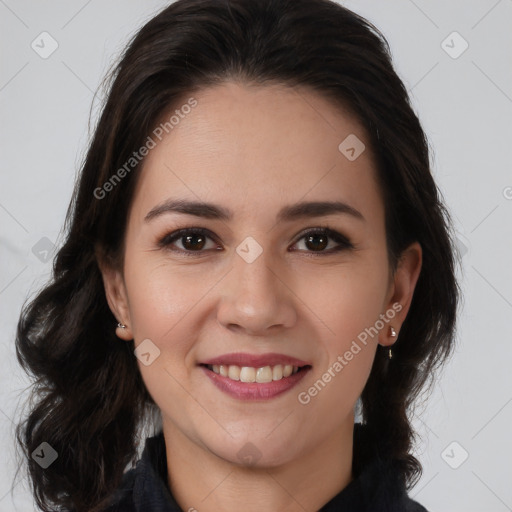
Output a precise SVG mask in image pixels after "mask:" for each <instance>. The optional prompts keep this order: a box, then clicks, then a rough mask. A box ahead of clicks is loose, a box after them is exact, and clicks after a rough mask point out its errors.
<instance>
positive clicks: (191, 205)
mask: <svg viewBox="0 0 512 512" xmlns="http://www.w3.org/2000/svg"><path fill="white" fill-rule="evenodd" d="M169 212H175V213H183V214H187V215H194V216H195V217H203V218H205V219H216V220H223V221H229V220H231V219H232V218H233V212H231V210H229V209H227V208H224V207H223V206H219V205H216V204H213V203H204V202H199V201H190V200H187V199H168V200H166V201H165V202H163V203H162V204H159V205H157V206H155V207H154V208H153V209H152V210H151V211H150V212H149V213H148V214H147V215H146V216H145V217H144V221H145V222H149V221H150V220H152V219H154V218H156V217H159V216H160V215H163V214H164V213H169ZM340 213H341V214H346V215H350V216H352V217H354V218H356V219H359V220H362V221H364V220H365V218H364V217H363V214H362V213H361V212H360V211H359V210H356V209H355V208H354V207H352V206H350V205H348V204H346V203H344V202H342V201H312V202H304V201H303V202H300V203H295V204H292V205H289V206H285V207H283V208H282V209H281V210H280V211H279V213H278V214H277V216H276V220H277V222H286V221H288V222H289V221H292V220H296V219H301V218H305V217H323V216H327V215H333V214H340Z"/></svg>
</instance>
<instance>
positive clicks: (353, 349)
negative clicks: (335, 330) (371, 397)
mask: <svg viewBox="0 0 512 512" xmlns="http://www.w3.org/2000/svg"><path fill="white" fill-rule="evenodd" d="M402 308H403V306H402V304H400V303H398V302H395V303H394V304H393V306H392V307H391V308H389V309H388V310H387V311H386V313H382V314H381V315H380V316H379V320H377V321H376V322H375V323H374V324H373V325H372V326H371V327H366V328H365V329H364V330H363V331H361V332H360V333H359V334H358V335H357V340H358V341H359V343H361V344H363V345H364V346H366V344H367V342H368V337H372V338H373V337H374V336H376V335H378V334H379V331H381V330H382V329H383V328H384V326H385V325H386V324H387V323H389V321H390V320H392V319H393V318H395V316H396V314H397V313H399V312H400V311H401V310H402ZM359 343H358V342H357V341H356V340H352V344H351V345H350V348H349V349H348V350H346V351H345V352H344V354H343V355H338V357H337V358H336V361H334V363H333V364H332V365H331V366H330V367H329V368H328V369H327V370H326V371H325V372H324V373H323V374H322V376H321V377H320V378H319V379H318V380H317V381H316V382H315V383H314V384H313V385H312V386H310V387H309V388H308V389H307V390H306V391H301V392H300V393H299V394H298V396H297V399H298V401H299V403H300V404H302V405H307V404H309V402H311V399H312V398H314V397H315V396H317V395H318V393H320V391H322V390H323V389H324V388H325V386H326V385H327V384H328V383H329V382H331V380H332V379H333V378H334V377H336V375H338V374H339V373H340V372H341V371H342V370H343V368H345V366H347V365H348V364H349V363H350V361H352V359H354V356H356V355H357V354H359V352H361V350H362V347H361V345H360V344H359Z"/></svg>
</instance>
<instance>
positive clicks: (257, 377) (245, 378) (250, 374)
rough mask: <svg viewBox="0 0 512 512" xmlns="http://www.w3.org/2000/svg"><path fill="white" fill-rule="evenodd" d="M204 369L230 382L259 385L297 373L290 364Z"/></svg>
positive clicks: (296, 368)
mask: <svg viewBox="0 0 512 512" xmlns="http://www.w3.org/2000/svg"><path fill="white" fill-rule="evenodd" d="M206 367H207V368H208V369H209V370H211V371H213V372H214V373H216V374H217V375H222V377H227V378H228V379H231V380H235V381H240V382H259V383H264V382H272V381H277V380H281V379H284V378H286V377H289V376H290V375H294V374H296V373H297V372H298V371H299V367H298V366H292V365H291V364H286V365H282V364H277V365H275V366H263V367H261V368H254V367H252V366H242V367H240V366H237V365H234V364H232V365H223V364H221V365H218V364H209V365H206Z"/></svg>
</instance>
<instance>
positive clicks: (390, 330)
mask: <svg viewBox="0 0 512 512" xmlns="http://www.w3.org/2000/svg"><path fill="white" fill-rule="evenodd" d="M389 335H390V336H391V337H392V338H396V331H395V329H394V328H393V326H391V325H390V326H389ZM388 359H393V351H392V350H391V348H390V349H389V352H388Z"/></svg>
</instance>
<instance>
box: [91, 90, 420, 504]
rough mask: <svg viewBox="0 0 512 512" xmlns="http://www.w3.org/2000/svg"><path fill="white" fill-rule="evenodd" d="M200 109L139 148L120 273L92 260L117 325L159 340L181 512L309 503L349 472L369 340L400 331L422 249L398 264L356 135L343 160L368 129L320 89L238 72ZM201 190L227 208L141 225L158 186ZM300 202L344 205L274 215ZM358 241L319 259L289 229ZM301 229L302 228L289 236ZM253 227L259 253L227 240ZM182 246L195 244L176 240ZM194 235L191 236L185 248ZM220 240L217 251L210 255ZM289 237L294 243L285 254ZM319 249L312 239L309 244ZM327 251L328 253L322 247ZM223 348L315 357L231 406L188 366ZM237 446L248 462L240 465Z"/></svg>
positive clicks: (171, 465) (150, 369)
mask: <svg viewBox="0 0 512 512" xmlns="http://www.w3.org/2000/svg"><path fill="white" fill-rule="evenodd" d="M194 97H195V98H196V99H197V101H198V105H197V106H196V107H195V108H194V109H193V110H192V112H191V113H190V114H188V115H187V116H186V117H185V118H184V119H183V120H181V122H180V123H179V124H178V125H177V126H175V127H174V129H173V130H172V132H170V133H169V134H168V135H167V136H165V138H164V139H163V140H162V142H159V143H158V144H157V146H156V147H155V148H154V149H152V150H151V151H150V153H149V155H148V156H147V157H146V160H145V164H144V168H143V170H142V173H141V176H140V181H139V182H138V184H137V189H136V193H135V196H134V199H133V203H132V205H131V209H130V213H129V218H128V224H127V231H126V238H125V244H126V245H125V259H124V267H123V268H122V269H115V268H110V267H107V266H106V265H104V264H102V263H101V264H100V266H101V268H102V273H103V277H104V283H105V289H106V295H107V299H108V302H109V305H110V307H111V309H112V311H113V313H114V315H115V316H116V318H117V319H118V320H119V321H120V322H122V323H123V324H125V325H126V326H127V328H126V329H118V331H117V332H118V336H119V337H121V338H123V339H125V340H131V339H134V340H135V345H136V346H138V345H139V344H140V343H141V342H142V341H143V340H145V339H147V338H149V339H150V340H151V341H152V342H153V343H154V344H155V345H156V346H157V347H158V348H159V350H160V356H159V357H157V358H156V359H155V360H154V361H153V362H152V363H151V364H150V365H149V366H145V365H143V364H142V363H141V362H140V361H139V368H140V372H141V374H142V377H143V379H144V382H145V384H146V386H147V388H148V390H149V392H150V394H151V396H152V397H153V399H154V400H155V402H156V404H157V405H158V406H159V408H160V410H161V412H162V420H163V431H164V437H165V442H166V452H167V463H168V470H169V475H170V477H169V485H170V488H171V491H172V493H173V495H174V497H175V499H176V500H177V502H178V504H179V505H180V507H181V508H182V509H183V510H190V509H191V508H192V509H197V510H198V511H199V512H210V511H211V512H213V511H217V510H224V511H226V512H230V511H235V510H236V511H239V510H247V511H260V510H270V511H301V512H303V511H304V510H307V511H316V510H318V509H320V508H321V507H322V506H323V505H324V504H325V503H327V502H328V501H329V500H330V499H332V498H333V497H334V496H335V495H336V494H338V493H339V492H340V491H341V490H342V489H343V488H345V487H346V486H347V485H348V483H349V482H350V481H351V480H352V471H351V464H352V453H353V448H352V436H353V424H354V405H355V403H356V401H357V399H358V397H359V396H360V394H361V392H362V390H363V388H364V385H365V383H366V381H367V379H368V376H369V373H370V369H371V365H372V362H373V359H374V356H375V352H376V348H377V344H379V343H380V344H381V345H384V346H390V345H392V343H394V341H395V339H396V338H392V337H391V336H390V335H389V325H392V326H393V327H394V329H395V330H396V332H397V334H398V335H399V332H400V326H401V325H402V323H403V321H404V320H405V317H406V315H407V311H408V310H409V305H410V303H411V299H412V295H413V292H414V287H415V285H416V282H417V279H418V276H419V272H420V269H421V258H422V253H421V247H420V246H419V244H418V243H414V244H412V245H411V246H410V247H409V248H408V249H407V250H406V251H404V253H403V255H402V258H401V260H400V263H399V267H398V269H397V271H396V273H395V274H394V275H393V274H392V273H391V271H390V268H389V262H388V259H387V252H386V241H385V226H384V204H383V199H382V194H381V191H380V189H379V187H378V185H377V182H376V171H375V165H374V161H373V158H372V154H371V151H370V148H369V144H367V145H366V150H365V151H364V152H363V153H362V154H361V155H360V156H359V157H358V158H357V159H356V160H355V161H349V160H348V159H347V158H346V157H345V156H344V155H343V154H341V152H340V151H339V150H338V145H339V144H340V142H341V141H343V140H344V139H345V138H346V137H347V136H348V135H349V134H355V135H356V136H357V137H358V138H359V139H360V140H362V141H365V140H367V139H368V137H367V135H366V133H365V132H364V130H363V128H362V127H361V125H360V123H359V122H358V121H357V120H356V119H355V118H354V117H353V116H352V115H350V114H349V113H348V112H345V111H343V110H341V109H339V108H335V107H334V105H333V104H332V103H331V102H329V101H328V100H326V99H324V98H323V97H322V96H319V95H318V94H317V93H315V92H312V91H310V90H307V89H303V88H301V89H298V88H296V89H291V88H287V87H284V86H280V85H265V86H261V85H260V86H255V85H248V84H242V83H235V82H226V83H224V84H222V85H218V86H215V87H211V88H208V89H203V90H202V91H200V92H198V93H197V94H194ZM171 197H172V198H182V199H190V200H200V201H206V202H213V203H216V204H219V205H222V206H223V207H227V208H229V209H230V210H232V211H233V215H234V216H233V219H232V220H230V221H223V220H215V219H205V218H198V217H194V216H191V215H185V214H180V213H176V212H167V213H165V214H162V215H160V216H157V217H155V218H153V219H152V220H151V221H149V222H146V221H145V220H144V218H145V216H146V215H147V213H148V212H149V211H150V210H152V209H153V208H154V207H155V206H158V205H160V204H162V203H163V202H164V201H166V200H167V199H169V198H171ZM300 200H307V201H313V200H315V201H316V200H318V201H331V200H332V201H335V200H338V201H343V202H346V203H348V204H349V205H350V206H352V207H353V208H356V209H357V210H359V212H361V214H362V215H363V216H364V220H359V219H357V218H354V217H352V216H349V215H347V214H339V213H336V214H331V215H329V216H325V217H316V218H303V219H297V220H293V221H291V222H279V223H276V214H277V212H278V210H279V209H280V208H281V207H283V206H285V205H290V204H293V203H295V202H297V201H300ZM326 226H328V227H329V228H331V229H333V230H335V231H338V232H339V233H341V234H342V235H344V236H346V237H348V238H349V240H350V241H351V242H352V244H354V248H353V249H344V250H342V251H340V252H333V253H331V254H328V252H326V251H329V249H330V248H333V247H336V246H337V245H338V243H337V242H336V241H335V240H333V239H332V238H329V239H328V240H329V242H328V243H329V246H328V247H326V248H324V249H322V248H320V249H317V246H316V245H314V244H313V245H311V244H308V243H307V238H303V236H304V235H302V232H303V231H304V230H306V229H307V228H316V227H326ZM190 227H202V228H205V229H207V230H209V231H211V233H212V234H213V235H214V236H215V237H216V238H217V240H215V239H213V238H211V239H210V238H206V240H205V244H206V245H204V246H203V247H202V248H200V249H199V250H200V251H202V252H201V253H200V254H198V253H197V252H195V253H193V254H192V256H191V257H187V256H186V255H182V254H181V253H179V252H173V251H172V250H171V248H174V249H176V250H179V249H181V250H185V247H186V246H185V245H184V243H185V242H186V241H184V240H183V238H178V239H177V240H176V241H175V242H174V243H173V244H172V245H171V247H167V248H162V247H160V246H159V245H158V240H159V239H161V238H162V237H163V236H164V235H166V234H168V233H171V232H173V231H176V230H178V229H182V228H190ZM298 235H300V236H299V237H298ZM248 236H251V237H253V238H254V239H255V240H256V241H257V242H258V244H259V245H260V246H261V247H262V249H263V252H262V254H261V255H260V256H259V257H258V258H257V259H256V260H255V261H253V262H252V263H247V262H246V261H245V260H244V259H242V258H241V257H240V256H239V255H238V254H237V252H236V248H237V247H238V246H239V244H240V243H241V242H242V241H243V240H244V239H245V238H246V237H248ZM187 247H190V246H187ZM196 247H201V246H200V244H199V243H198V242H197V241H196V242H195V245H194V244H193V245H192V250H190V249H189V252H193V250H194V249H195V248H196ZM216 247H221V248H222V250H220V251H216V250H215V248H216ZM290 248H295V251H293V252H292V251H290V250H289V249H290ZM315 251H316V252H315ZM322 251H324V254H322V253H321V252H322ZM396 303H399V304H400V305H401V306H402V309H401V311H400V312H399V313H397V314H396V316H395V317H394V318H393V319H392V320H391V321H389V323H386V324H385V327H384V328H383V329H381V331H380V332H379V334H378V336H375V337H373V338H372V337H369V339H368V343H367V345H366V346H363V345H362V344H360V345H361V347H362V350H361V351H360V352H359V353H358V354H357V355H355V356H354V358H353V359H352V360H351V361H350V362H349V363H348V364H347V365H346V366H345V367H344V368H343V370H342V371H341V372H339V373H337V374H336V377H334V378H332V380H331V382H329V383H328V384H327V385H326V386H325V387H324V388H323V389H322V390H321V391H320V392H319V393H318V394H317V395H316V396H315V397H313V398H311V401H310V402H309V403H308V404H305V405H303V404H301V403H299V401H298V394H299V393H300V392H302V391H307V390H308V388H310V387H311V386H312V385H313V384H314V383H315V381H317V380H318V379H320V378H321V376H322V374H323V373H324V372H326V371H327V370H328V368H329V367H332V364H333V362H334V361H336V359H337V357H338V356H340V355H343V354H344V353H345V352H346V351H347V350H348V349H349V348H350V346H351V343H352V341H353V340H355V339H356V338H357V336H358V334H360V333H361V332H363V331H364V329H365V328H369V327H370V326H374V325H375V322H376V321H377V320H378V319H379V315H381V314H385V313H386V311H388V310H390V309H392V305H393V304H396ZM231 352H249V353H252V354H261V353H266V352H278V353H282V354H287V355H291V356H294V357H298V358H300V359H303V360H305V361H308V362H309V363H310V364H311V365H312V370H311V371H310V372H309V374H307V375H306V376H305V378H304V379H303V380H302V381H301V382H300V383H299V385H298V386H297V387H295V388H293V389H292V390H290V391H288V392H286V393H284V394H282V395H280V396H278V397H275V398H273V399H271V400H267V401H249V402H247V401H242V400H238V399H235V398H232V397H230V396H228V395H226V394H225V393H223V392H222V391H220V390H218V389H217V388H216V387H215V386H214V385H213V384H212V383H211V382H210V380H209V379H208V378H207V377H206V376H205V375H204V373H203V370H202V369H201V368H200V367H199V366H198V363H200V362H201V361H204V360H206V359H209V358H212V357H215V356H219V355H221V354H226V353H231ZM248 442H250V443H252V445H254V446H255V447H256V449H257V450H258V453H259V459H258V460H257V461H256V463H253V464H252V465H249V464H245V463H243V462H242V461H241V460H240V458H239V457H238V455H237V454H238V452H239V450H240V449H241V448H242V447H244V446H245V445H246V444H247V443H248Z"/></svg>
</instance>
